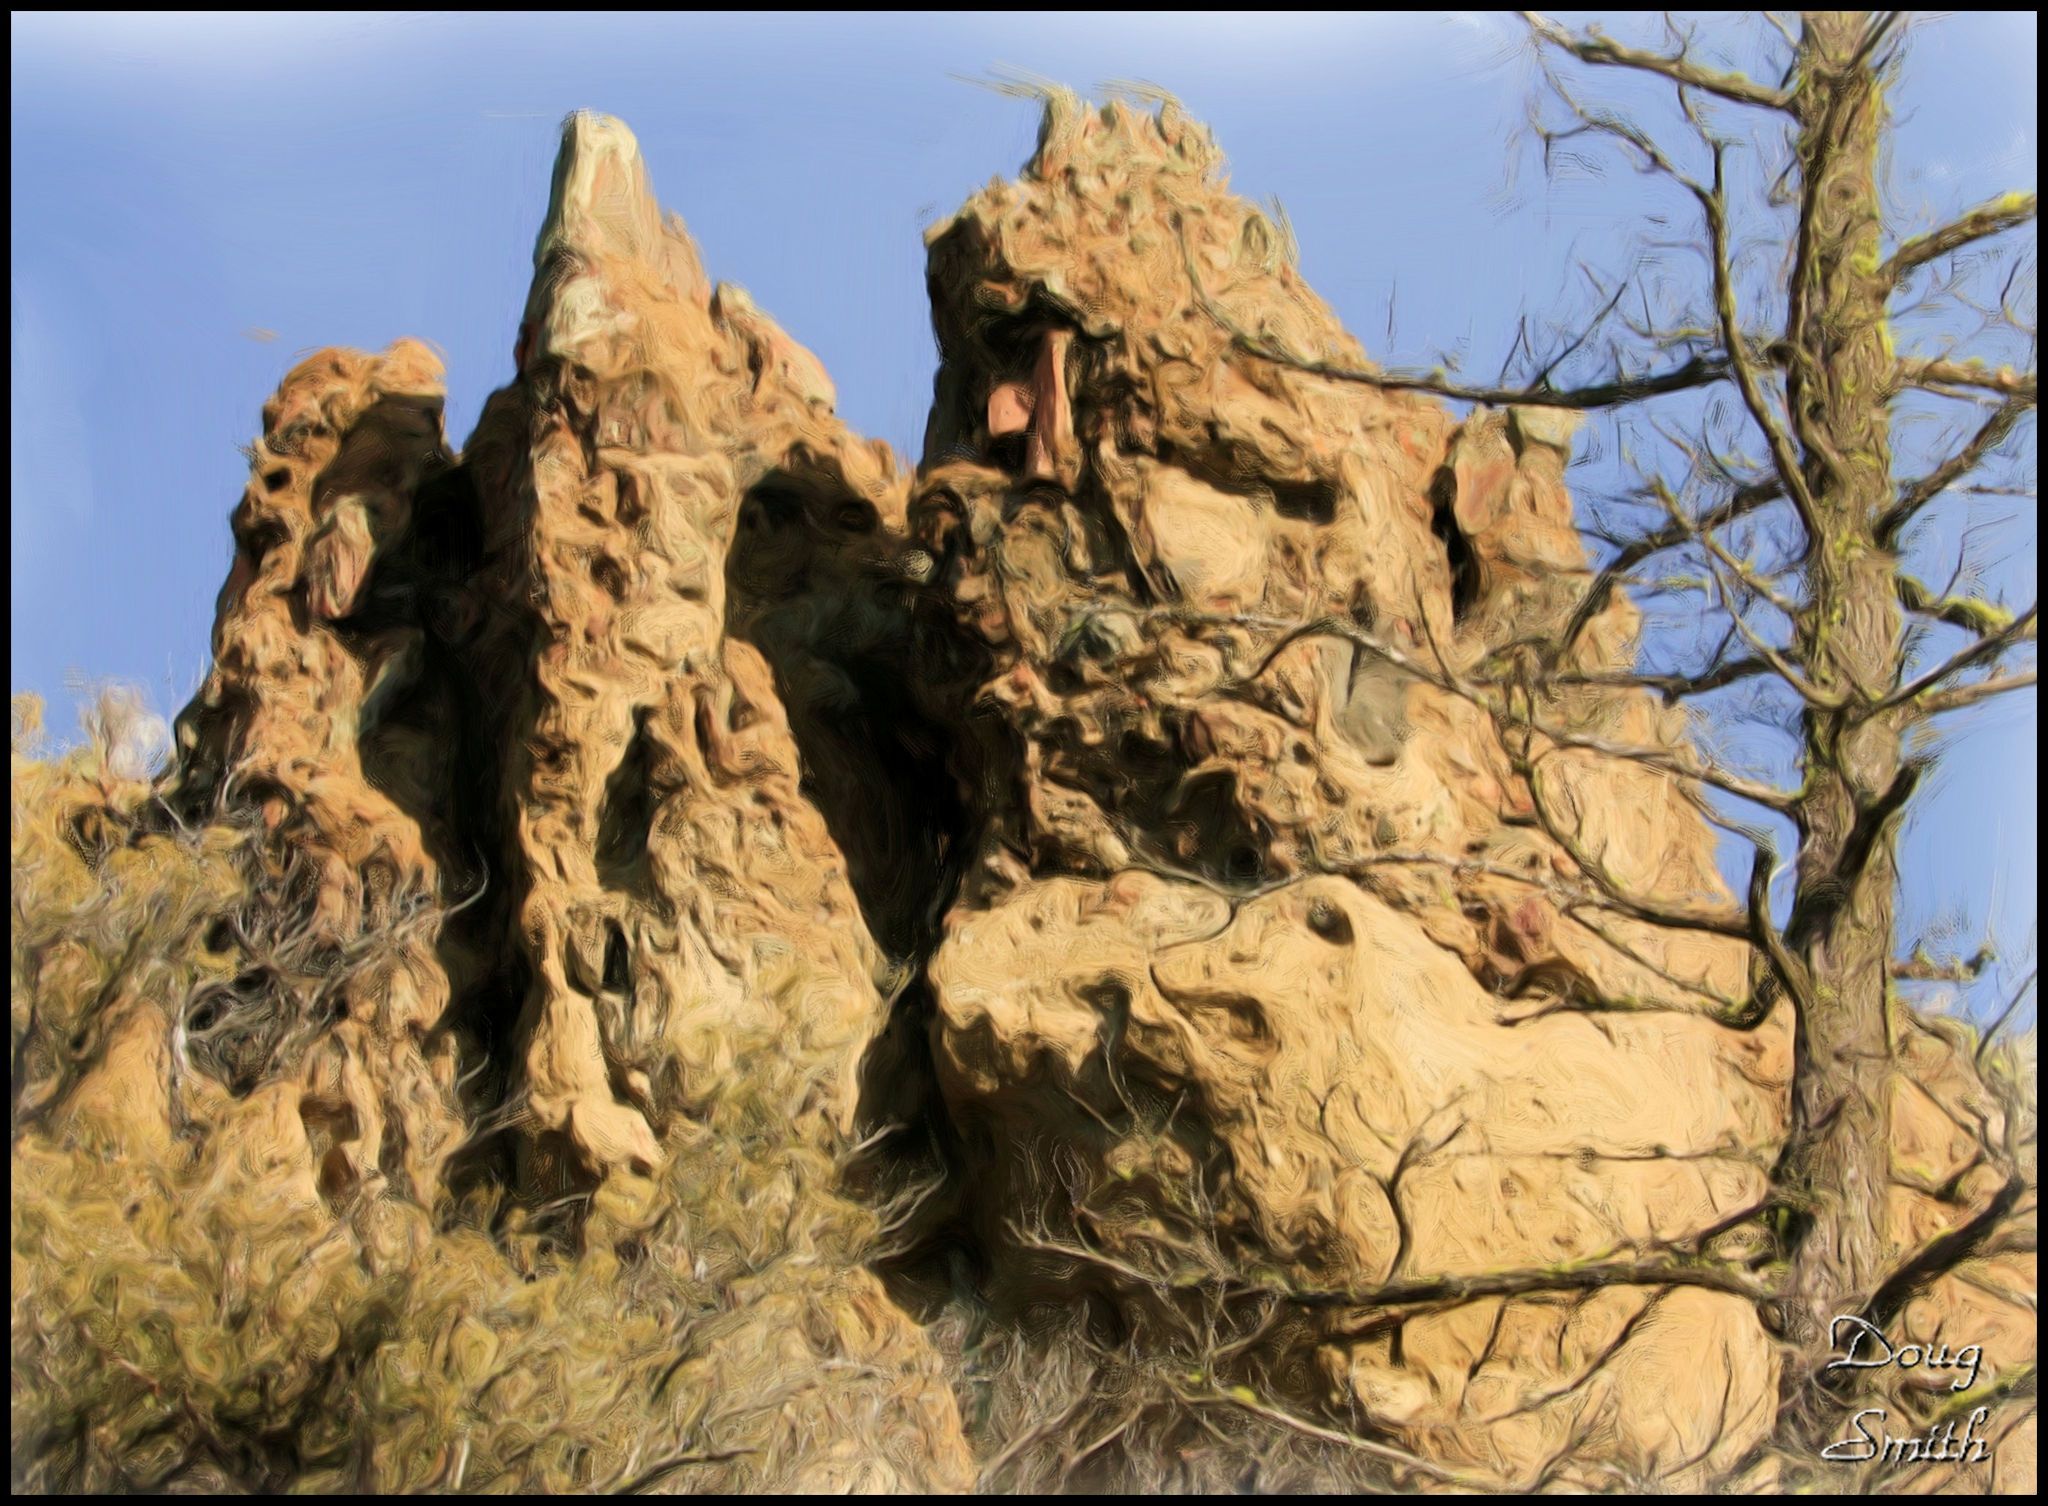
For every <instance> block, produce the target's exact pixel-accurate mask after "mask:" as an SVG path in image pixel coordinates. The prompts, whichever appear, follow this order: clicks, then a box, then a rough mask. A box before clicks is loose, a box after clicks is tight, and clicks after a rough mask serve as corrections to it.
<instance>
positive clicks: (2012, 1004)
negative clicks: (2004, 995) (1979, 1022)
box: [1976, 967, 2041, 1064]
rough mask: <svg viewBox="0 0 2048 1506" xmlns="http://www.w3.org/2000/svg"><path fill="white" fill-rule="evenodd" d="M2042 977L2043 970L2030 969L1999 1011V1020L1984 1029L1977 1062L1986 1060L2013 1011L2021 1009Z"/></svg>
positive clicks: (1978, 1043)
mask: <svg viewBox="0 0 2048 1506" xmlns="http://www.w3.org/2000/svg"><path fill="white" fill-rule="evenodd" d="M2040 976H2041V970H2040V969H2039V968H2038V967H2037V968H2032V969H2029V971H2028V973H2027V975H2026V977H2024V978H2022V979H2021V980H2020V986H2019V987H2018V988H2016V989H2014V990H2013V993H2012V997H2011V998H2010V999H2008V1000H2007V1001H2006V1005H2005V1008H2003V1009H2001V1010H1999V1011H1998V1018H1997V1019H1995V1020H1993V1021H1992V1022H1991V1023H1990V1024H1989V1025H1986V1026H1985V1027H1984V1038H1983V1039H1982V1040H1980V1041H1978V1042H1977V1056H1976V1060H1977V1061H1978V1062H1979V1063H1980V1064H1981V1063H1982V1062H1983V1060H1984V1053H1985V1052H1987V1051H1989V1050H1990V1049H1991V1043H1992V1041H1994V1040H1996V1039H1997V1038H1998V1032H1999V1031H2001V1030H2003V1029H2004V1028H2005V1022H2006V1021H2007V1020H2009V1019H2011V1018H2012V1015H2013V1011H2014V1010H2016V1009H2018V1008H2019V1007H2020V1002H2021V1001H2022V1000H2023V999H2025V998H2026V996H2027V993H2028V991H2029V990H2030V989H2032V988H2033V986H2034V983H2035V980H2036V979H2038V978H2039V977H2040Z"/></svg>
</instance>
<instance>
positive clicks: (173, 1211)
mask: <svg viewBox="0 0 2048 1506" xmlns="http://www.w3.org/2000/svg"><path fill="white" fill-rule="evenodd" d="M36 711H37V708H35V707H34V706H33V705H31V704H28V703H25V702H24V701H22V700H20V699H17V701H16V703H15V708H14V757H13V762H12V770H11V773H12V788H13V802H14V803H13V864H14V868H13V882H14V890H13V902H14V911H13V921H14V926H13V942H12V948H13V950H12V962H13V974H12V978H13V994H12V1016H13V1048H14V1049H13V1075H12V1078H11V1089H12V1094H13V1102H14V1128H13V1135H14V1146H13V1172H14V1195H13V1199H12V1232H13V1247H12V1248H13V1289H12V1290H13V1310H12V1337H13V1356H14V1368H13V1375H14V1384H13V1393H12V1394H13V1408H12V1432H11V1438H12V1445H13V1449H12V1454H13V1461H14V1463H13V1475H12V1478H13V1483H14V1485H15V1487H16V1488H17V1489H21V1490H34V1491H45V1490H61V1491H108V1490H135V1489H142V1490H153V1489H161V1490H187V1491H190V1490H286V1489H290V1490H362V1491H403V1490H419V1489H447V1490H455V1489H462V1490H588V1489H607V1488H609V1489H621V1490H649V1489H654V1490H677V1489H703V1490H718V1491H769V1490H779V1489H797V1490H838V1489H867V1490H877V1489H919V1488H945V1487H947V1486H949V1485H950V1486H958V1485H962V1484H965V1483H966V1482H967V1479H968V1463H967V1460H966V1458H965V1455H964V1453H963V1452H962V1451H961V1449H960V1445H959V1441H958V1430H957V1424H954V1423H952V1421H951V1419H952V1409H951V1406H950V1399H949V1398H948V1397H947V1396H946V1393H945V1389H944V1382H943V1379H942V1377H940V1376H939V1374H938V1373H937V1369H936V1361H935V1358H934V1357H933V1355H932V1353H931V1351H930V1350H929V1348H928V1347H926V1346H924V1345H922V1344H921V1343H914V1342H912V1341H913V1340H914V1338H915V1333H914V1330H911V1329H910V1328H909V1327H908V1326H907V1325H905V1324H903V1323H901V1322H900V1320H899V1321H893V1322H892V1321H891V1319H892V1318H893V1317H894V1315H893V1313H891V1312H889V1311H887V1310H885V1303H884V1299H883V1298H882V1296H881V1294H880V1289H879V1287H878V1286H877V1284H876V1283H875V1282H874V1280H873V1278H872V1277H871V1276H869V1275H868V1274H867V1272H866V1271H865V1270H864V1269H863V1268H862V1266H861V1263H860V1255H861V1251H862V1249H863V1248H864V1246H865V1244H866V1242H867V1241H868V1239H869V1238H870V1236H871V1235H872V1232H873V1230H874V1227H875V1219H874V1216H873V1215H872V1214H871V1213H869V1212H867V1211H866V1210H864V1209H862V1208H860V1207H858V1206H857V1205H855V1204H854V1203H852V1202H850V1201H848V1200H846V1199H845V1198H843V1197H841V1196H839V1195H837V1193H836V1192H835V1191H834V1190H833V1187H834V1181H835V1176H836V1169H835V1164H834V1161H833V1158H832V1154H831V1147H829V1146H827V1145H824V1144H821V1143H815V1142H816V1137H815V1136H813V1135H810V1134H809V1132H806V1131H799V1130H797V1129H795V1128H793V1127H792V1126H793V1125H795V1124H796V1123H798V1121H799V1118H800V1116H798V1115H797V1114H795V1113H794V1112H793V1110H794V1108H795V1106H796V1105H797V1104H799V1103H801V1102H802V1101H804V1100H806V1099H807V1098H809V1097H810V1096H811V1095H813V1094H814V1093H815V1091H816V1087H817V1084H816V1081H815V1079H816V1078H817V1077H818V1075H819V1073H820V1072H821V1071H822V1070H823V1064H821V1063H817V1062H809V1061H806V1060H803V1059H801V1057H800V1056H799V1055H798V1054H796V1053H792V1052H790V1051H788V1050H787V1049H786V1043H783V1042H778V1041H772V1040H761V1041H748V1042H741V1043H738V1044H739V1047H740V1053H739V1054H740V1059H741V1060H742V1061H743V1062H744V1063H745V1064H746V1068H747V1070H746V1071H744V1072H743V1073H741V1074H739V1075H738V1076H737V1078H736V1079H735V1081H734V1082H733V1083H731V1084H730V1085H728V1086H727V1087H726V1089H725V1090H724V1091H723V1092H722V1093H720V1094H718V1095H716V1096H715V1097H714V1098H713V1099H712V1100H711V1101H710V1102H709V1103H708V1104H707V1105H706V1106H705V1107H704V1109H703V1117H702V1121H701V1122H700V1123H697V1124H694V1125H692V1124H685V1125H683V1126H681V1127H680V1128H679V1130H678V1132H677V1134H676V1136H675V1137H674V1138H673V1139H672V1142H671V1155H670V1158H669V1162H668V1165H667V1168H666V1169H665V1170H664V1172H663V1173H662V1174H661V1179H660V1181H659V1182H658V1183H657V1182H655V1181H651V1180H647V1179H636V1178H614V1179H613V1180H612V1181H611V1182H608V1183H607V1184H605V1185H604V1187H603V1188H601V1189H600V1190H598V1191H597V1192H596V1194H595V1195H594V1196H593V1195H590V1194H583V1195H582V1196H581V1197H580V1198H575V1199H571V1200H568V1201H569V1202H570V1203H571V1204H574V1206H562V1205H559V1204H558V1205H557V1206H555V1207H552V1208H550V1207H541V1208H538V1209H528V1208H512V1207H508V1206H502V1205H501V1203H500V1200H499V1199H497V1198H495V1197H493V1196H491V1195H488V1194H486V1195H483V1196H473V1197H470V1198H468V1199H466V1200H465V1201H463V1202H462V1203H460V1204H459V1205H456V1204H450V1205H448V1206H444V1207H442V1208H439V1209H436V1210H433V1211H432V1212H429V1211H428V1210H424V1209H421V1208H419V1207H417V1206H415V1205H413V1204H410V1203H408V1202H405V1201H403V1200H400V1199H397V1198H394V1197H390V1196H376V1197H366V1196H360V1195H358V1196H355V1197H353V1198H352V1200H349V1201H345V1202H341V1203H338V1204H334V1205H330V1204H329V1203H327V1202H325V1201H321V1200H318V1199H314V1198H306V1197H300V1196H295V1195H294V1194H293V1188H294V1187H295V1185H297V1184H296V1182H295V1180H294V1177H293V1176H292V1175H291V1174H290V1173H291V1171H292V1168H291V1167H289V1166H283V1167H280V1166H278V1165H273V1166H272V1167H270V1168H269V1172H270V1174H268V1175H263V1174H257V1173H256V1172H252V1170H251V1162H250V1158H249V1157H247V1156H237V1155H235V1154H230V1153H229V1151H230V1150H231V1149H232V1147H231V1146H229V1145H228V1144H227V1143H226V1142H227V1141H229V1140H231V1139H233V1138H234V1133H233V1131H232V1129H228V1130H222V1129H221V1127H222V1126H223V1125H228V1124H229V1122H230V1119H231V1117H232V1116H233V1115H234V1114H235V1113H236V1112H237V1111H238V1109H241V1110H246V1108H247V1107H248V1105H250V1104H252V1103H255V1102H257V1101H259V1099H260V1095H261V1093H262V1089H261V1088H260V1087H255V1086H254V1085H253V1083H252V1082H243V1083H238V1084H236V1085H234V1088H233V1090H230V1089H229V1088H228V1087H226V1086H224V1085H223V1084H222V1083H221V1082H220V1081H219V1080H218V1076H217V1074H218V1072H219V1067H220V1064H219V1063H218V1062H209V1061H208V1059H207V1057H206V1054H205V1052H204V1051H203V1050H198V1049H196V1048H195V1047H194V1045H193V1043H192V1041H191V1040H190V1039H188V1038H187V1039H181V1038H179V1037H177V1036H175V1035H169V1034H168V1032H169V1031H170V1028H171V1027H172V1025H173V1024H174V1023H175V1022H177V1021H179V1020H180V1019H184V1018H189V1011H190V1005H191V1001H192V1000H193V999H194V998H195V997H200V998H204V997H205V996H207V994H208V991H209V990H214V991H218V990H220V989H222V988H224V987H226V986H227V985H228V983H229V982H230V981H231V978H232V976H233V974H234V972H235V960H234V954H235V953H236V951H237V950H238V947H237V944H236V943H235V942H234V941H233V939H232V938H233V937H234V936H235V935H236V934H237V933H238V932H239V933H244V934H246V933H247V932H248V931H250V930H253V929H260V927H261V925H262V917H263V915H264V913H265V907H264V906H263V905H262V904H259V903H257V900H258V899H259V898H260V896H258V895H257V894H256V890H257V888H258V887H259V886H260V885H261V883H262V877H261V875H262V869H261V865H260V864H257V863H255V862H253V861H252V859H251V851H252V848H253V847H254V846H255V845H256V844H255V843H254V842H253V841H252V838H251V834H250V833H249V832H247V831H245V830H242V829H240V828H236V827H232V826H209V827H205V828H202V829H196V830H180V829H178V828H177V827H176V826H175V825H174V824H171V823H170V822H169V817H168V813H165V812H163V811H161V809H160V808H159V807H155V806H154V802H153V797H152V796H151V793H150V791H149V789H148V787H147V786H144V785H142V784H140V783H138V782H136V781H133V780H126V779H123V778H121V776H120V772H119V771H118V770H117V769H115V768H112V767H110V766H109V762H108V760H107V759H106V757H105V756H104V751H103V750H101V749H99V748H96V747H92V746H88V747H87V748H84V749H81V750H78V751H76V752H73V753H70V754H67V755H65V756H64V757H63V758H62V759H60V760H58V761H54V762H50V761H40V760H38V759H37V758H35V757H34V756H33V755H34V754H35V753H37V752H38V751H40V749H39V748H38V747H37V745H36V742H35V738H36V734H37V731H38V728H39V718H38V716H37V715H36ZM317 985H318V980H317V979H316V978H298V977H289V978H285V979H283V980H282V981H281V982H279V983H277V985H276V995H277V996H276V999H275V1000H274V1002H275V1003H276V1004H277V1005H278V1006H279V1007H283V1008H290V1007H293V1006H294V1004H296V1007H297V1008H298V1009H299V1010H300V1011H301V1012H302V1013H304V1014H306V1015H307V1017H308V1018H311V1019H313V1020H315V1021H316V1022H317V1019H318V1011H317V1009H315V1008H314V1007H313V1005H314V1001H313V999H312V998H311V997H310V996H309V994H308V990H309V989H311V988H317ZM782 986H786V987H790V988H803V987H806V986H808V980H807V979H806V978H805V977H804V976H802V969H801V965H800V964H797V965H794V966H793V968H792V975H791V976H790V977H789V978H788V979H786V980H783V983H782ZM138 1010H139V1011H157V1012H159V1013H160V1014H161V1016H162V1019H163V1028H164V1029H165V1031H166V1033H167V1038H169V1039H171V1040H172V1041H173V1046H172V1049H171V1051H170V1052H169V1058H170V1060H169V1063H168V1071H169V1074H170V1075H171V1077H172V1078H173V1081H171V1082H169V1083H167V1084H165V1085H164V1086H165V1090H166V1094H167V1101H168V1102H169V1104H170V1105H171V1110H170V1113H169V1116H168V1117H169V1118H170V1120H171V1121H172V1122H171V1123H170V1124H169V1125H167V1126H166V1127H165V1129H166V1132H165V1133H163V1134H162V1135H161V1136H142V1137H139V1138H137V1137H125V1138H124V1137H118V1136H117V1137H114V1138H112V1139H109V1138H107V1137H104V1136H101V1137H97V1138H95V1137H94V1136H93V1135H92V1134H90V1133H89V1132H88V1131H87V1129H85V1128H82V1127H79V1126H73V1125H70V1124H69V1123H68V1122H67V1120H66V1115H65V1104H66V1099H67V1095H69V1094H70V1093H71V1091H72V1089H73V1088H74V1087H75V1086H76V1085H77V1084H78V1083H79V1082H80V1081H81V1080H82V1079H83V1078H84V1077H85V1076H86V1075H87V1074H89V1073H90V1072H91V1070H92V1068H93V1067H94V1065H95V1064H96V1063H97V1062H99V1061H100V1060H101V1059H102V1056H103V1053H104V1050H105V1043H104V1041H103V1040H102V1039H101V1036H102V1035H103V1034H105V1033H106V1032H105V1029H104V1026H103V1022H104V1021H106V1020H108V1019H110V1018H116V1017H123V1015H124V1011H138ZM276 1065H277V1064H276V1062H274V1061H271V1060H264V1061H261V1062H259V1063H258V1064H257V1067H256V1069H255V1070H253V1071H252V1072H251V1073H250V1074H249V1076H250V1077H251V1078H252V1079H263V1078H265V1077H266V1076H274V1072H275V1068H276ZM802 1117H804V1118H807V1119H808V1120H809V1121H813V1122H814V1121H815V1119H816V1116H815V1115H811V1116H802ZM572 1214H573V1215H575V1216H574V1217H571V1216H570V1215H572ZM948 1436H950V1437H951V1440H952V1449H951V1453H950V1454H949V1453H948V1451H947V1449H946V1448H945V1447H944V1441H945V1440H946V1438H947V1437H948ZM935 1440H936V1442H935Z"/></svg>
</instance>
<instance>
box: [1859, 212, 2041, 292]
mask: <svg viewBox="0 0 2048 1506" xmlns="http://www.w3.org/2000/svg"><path fill="white" fill-rule="evenodd" d="M2036 197H2037V196H2036V195H2034V194H2032V193H2008V194H2000V195H1999V196H1998V197H1997V198H1995V199H1993V200H1991V201H1990V202H1989V203H1985V204H1979V205H1978V206H1977V207H1976V208H1975V209H1972V210H1971V211H1970V212H1969V213H1968V214H1965V215H1964V216H1963V217H1962V218H1961V219H1959V220H1956V221H1955V222H1954V223H1953V224H1948V225H1944V226H1942V227H1941V228H1940V229H1939V230H1934V231H1930V232H1928V233H1927V234H1926V235H1916V236H1914V237H1913V238H1912V239H1911V240H1909V241H1904V242H1901V243H1900V246H1899V249H1898V250H1896V251H1894V252H1893V253H1892V258H1891V260H1890V261H1888V262H1886V263H1885V264H1884V269H1883V272H1882V275H1883V277H1884V280H1885V281H1886V282H1888V283H1891V284H1892V285H1893V286H1897V285H1898V283H1899V282H1900V281H1901V280H1902V279H1903V278H1904V277H1905V276H1906V275H1907V274H1908V273H1909V272H1911V271H1912V270H1913V269H1914V268H1915V267H1919V266H1924V265H1925V264H1926V263H1928V262H1930V261H1933V260H1934V259H1935V258H1936V257H1941V256H1946V255H1948V254H1949V252H1951V251H1954V250H1956V249H1957V248H1958V247H1961V246H1967V245H1968V244H1969V243H1970V242H1971V241H1976V240H1982V239H1984V238H1985V237H1986V236H1989V235H1997V234H1999V233H2000V232H2002V231H2006V230H2011V229H2012V228H2013V227H2015V226H2017V225H2024V224H2025V223H2026V222H2027V221H2028V220H2031V219H2032V218H2033V217H2034V203H2035V199H2036Z"/></svg>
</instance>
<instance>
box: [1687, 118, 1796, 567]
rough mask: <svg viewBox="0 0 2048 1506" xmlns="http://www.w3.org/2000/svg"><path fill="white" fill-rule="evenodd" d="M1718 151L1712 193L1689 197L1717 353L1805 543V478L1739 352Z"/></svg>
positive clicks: (1719, 151) (1698, 191)
mask: <svg viewBox="0 0 2048 1506" xmlns="http://www.w3.org/2000/svg"><path fill="white" fill-rule="evenodd" d="M1723 155H1724V154H1723V150H1722V148H1721V147H1720V146H1719V145H1718V144H1717V145H1716V146H1715V147H1714V187H1713V190H1712V191H1711V192H1708V191H1706V190H1702V189H1699V188H1698V187H1695V188H1694V195H1695V197H1697V198H1698V199H1699V201H1700V208H1701V209H1702V210H1704V211H1705V212H1706V217H1707V238H1708V245H1709V251H1710V254H1711V257H1712V260H1713V268H1714V310H1715V312H1716V313H1717V314H1718V315H1719V316H1720V320H1721V337H1722V349H1723V351H1724V352H1725V353H1726V355H1727V358H1728V365H1729V371H1730V374H1731V375H1733V376H1734V378H1735V385H1736V389H1737V390H1738V391H1740V392H1741V394H1742V402H1743V406H1744V407H1746V408H1748V409H1749V416H1750V417H1751V418H1753V419H1754V420H1755V421H1756V426H1757V428H1758V429H1760V430H1762V431H1763V436H1764V440H1765V442H1766V443H1767V444H1769V446H1770V450H1771V459H1772V460H1773V461H1774V462H1775V463H1776V466H1777V471H1778V480H1779V481H1780V482H1781V483H1782V484H1783V485H1784V488H1785V495H1786V496H1788V497H1790V498H1791V499H1792V505H1793V507H1794V508H1795V509H1796V510H1797V511H1798V513H1799V521H1800V522H1801V523H1802V524H1803V525H1805V528H1806V534H1807V538H1808V539H1809V540H1810V539H1814V538H1817V537H1819V535H1820V528H1819V523H1818V513H1817V511H1816V509H1815V507H1814V502H1813V494H1812V492H1810V491H1809V490H1808V489H1807V486H1806V476H1805V473H1804V472H1803V471H1801V470H1800V468H1799V457H1798V456H1797V455H1796V454H1794V453H1793V450H1792V441H1791V440H1790V439H1789V438H1788V437H1787V436H1786V434H1785V431H1784V430H1783V429H1782V428H1781V427H1779V424H1778V421H1777V419H1776V417H1775V416H1773V414H1772V413H1771V410H1770V407H1769V405H1768V404H1767V403H1766V402H1765V401H1764V394H1763V384H1762V383H1761V382H1760V381H1758V379H1757V374H1756V371H1755V369H1754V368H1753V367H1752V366H1751V365H1750V361H1749V355H1748V353H1747V352H1746V351H1745V350H1744V349H1743V347H1742V323H1741V320H1740V318H1739V317H1738V316H1737V313H1736V308H1735V270H1734V263H1733V262H1732V261H1731V260H1730V258H1729V254H1728V213H1727V202H1726V199H1725V197H1724V195H1723V183H1724V163H1723Z"/></svg>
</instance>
